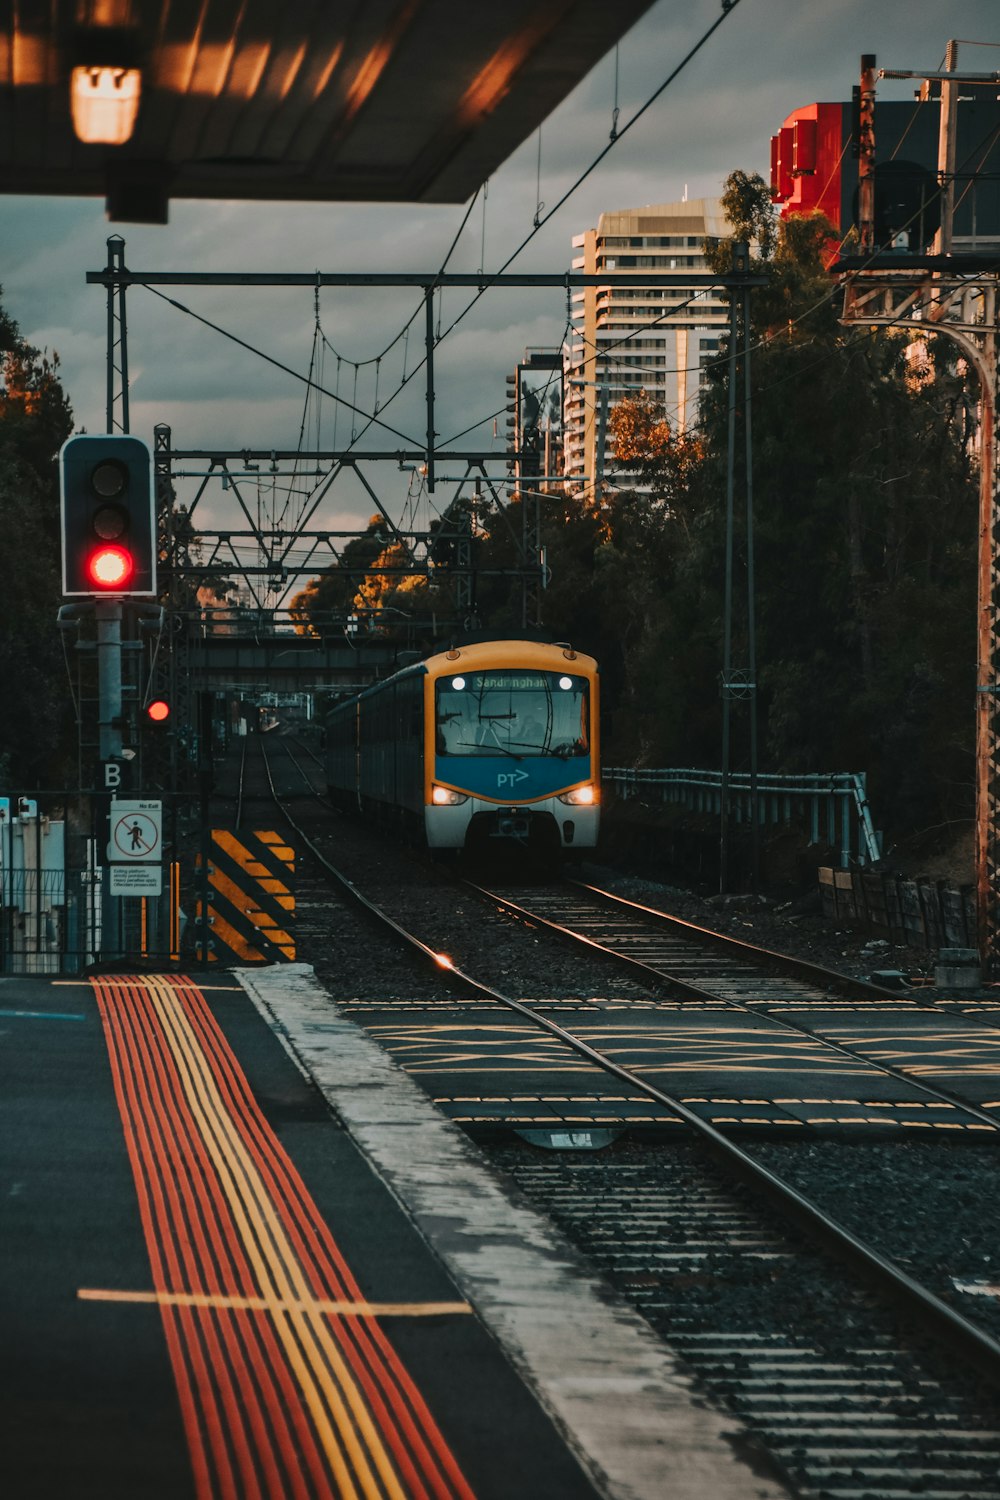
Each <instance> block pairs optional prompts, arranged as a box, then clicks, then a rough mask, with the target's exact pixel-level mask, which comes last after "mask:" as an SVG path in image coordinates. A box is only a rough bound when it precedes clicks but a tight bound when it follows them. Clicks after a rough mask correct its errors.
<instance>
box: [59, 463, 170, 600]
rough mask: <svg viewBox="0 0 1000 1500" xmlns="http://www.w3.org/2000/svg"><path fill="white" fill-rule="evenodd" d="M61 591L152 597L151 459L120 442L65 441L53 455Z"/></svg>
mask: <svg viewBox="0 0 1000 1500" xmlns="http://www.w3.org/2000/svg"><path fill="white" fill-rule="evenodd" d="M59 484H60V496H61V506H62V510H61V536H62V564H63V593H64V594H65V595H70V596H73V595H76V596H80V595H83V596H86V597H89V598H92V599H99V598H102V597H108V596H113V597H122V596H125V597H128V598H153V597H155V595H156V518H155V512H154V504H153V460H152V455H151V453H150V451H149V447H148V446H147V444H146V443H144V442H142V441H141V439H139V438H134V437H123V436H111V435H110V434H109V435H106V436H90V435H84V436H81V437H74V438H70V439H69V441H68V442H66V443H64V444H63V446H62V450H61V452H60V454H59Z"/></svg>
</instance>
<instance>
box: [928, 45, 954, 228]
mask: <svg viewBox="0 0 1000 1500" xmlns="http://www.w3.org/2000/svg"><path fill="white" fill-rule="evenodd" d="M944 66H945V71H946V72H948V73H954V72H955V69H956V68H957V67H958V43H957V42H955V41H951V42H949V43H948V47H947V50H946V52H945V60H944ZM957 127H958V84H957V83H956V82H955V80H954V79H947V80H946V79H944V78H942V80H941V121H940V124H939V126H938V183H939V185H940V188H941V227H940V229H939V230H938V232H937V235H936V236H935V239H934V245H933V253H934V254H935V255H950V254H951V242H952V233H953V230H954V223H953V220H954V217H955V141H956V139H957V136H958V128H957Z"/></svg>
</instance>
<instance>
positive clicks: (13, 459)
mask: <svg viewBox="0 0 1000 1500" xmlns="http://www.w3.org/2000/svg"><path fill="white" fill-rule="evenodd" d="M72 427H73V421H72V413H71V410H70V407H69V403H68V401H67V399H66V396H65V394H64V392H63V389H62V386H61V384H60V382H59V360H58V357H57V356H56V355H52V356H51V357H50V356H49V355H47V354H46V353H43V352H41V351H39V350H38V349H34V348H32V347H31V346H30V345H29V344H27V343H26V342H25V341H24V339H23V338H22V337H21V334H20V330H19V329H18V326H17V324H16V323H15V322H14V321H13V319H12V318H10V317H9V316H8V315H7V314H6V313H4V311H3V310H2V309H0V527H2V530H3V535H4V536H6V537H8V538H10V539H12V541H11V544H10V545H9V548H8V553H7V558H8V566H7V568H6V571H5V577H4V588H3V591H2V595H0V680H2V681H3V684H4V715H3V729H2V732H0V778H2V786H3V789H6V788H24V789H28V788H31V787H40V786H43V785H46V784H48V785H53V784H56V785H58V784H59V782H60V781H61V780H62V779H63V777H64V775H65V774H66V773H67V772H68V768H69V766H70V764H71V751H72V739H71V733H70V731H71V724H70V722H69V712H68V710H69V693H68V691H67V684H66V669H65V665H64V663H63V660H62V654H61V647H60V643H59V635H58V631H57V628H56V614H57V611H58V609H59V605H60V603H61V584H60V562H59V477H58V454H59V449H60V447H61V446H62V444H63V443H64V442H65V440H66V438H68V437H69V435H70V433H71V431H72Z"/></svg>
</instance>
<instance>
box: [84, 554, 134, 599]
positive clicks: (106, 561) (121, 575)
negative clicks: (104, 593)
mask: <svg viewBox="0 0 1000 1500" xmlns="http://www.w3.org/2000/svg"><path fill="white" fill-rule="evenodd" d="M134 566H135V564H134V562H133V558H132V554H131V552H129V551H128V549H127V548H125V547H114V546H110V545H105V546H103V547H98V548H97V550H96V551H95V552H92V553H91V554H90V557H89V558H88V560H87V572H88V574H89V575H90V580H91V582H92V583H93V585H94V587H95V588H98V589H123V588H124V587H125V585H126V584H127V583H128V581H129V579H130V578H131V577H132V572H133V568H134Z"/></svg>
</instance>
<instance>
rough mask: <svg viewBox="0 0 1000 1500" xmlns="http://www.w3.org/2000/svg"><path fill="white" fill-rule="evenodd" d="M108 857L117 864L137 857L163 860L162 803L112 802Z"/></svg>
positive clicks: (129, 862) (129, 861)
mask: <svg viewBox="0 0 1000 1500" xmlns="http://www.w3.org/2000/svg"><path fill="white" fill-rule="evenodd" d="M110 831H111V839H110V842H109V843H108V859H110V860H112V861H113V862H114V863H115V864H131V863H132V861H133V860H151V861H156V862H157V863H159V861H160V859H161V857H162V848H163V803H162V802H112V804H111V824H110Z"/></svg>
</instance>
